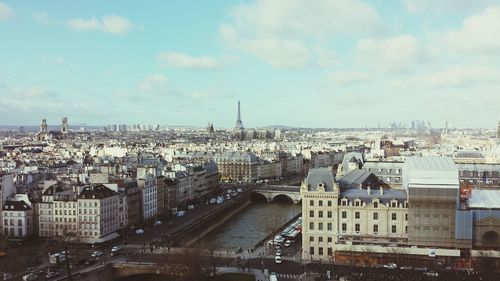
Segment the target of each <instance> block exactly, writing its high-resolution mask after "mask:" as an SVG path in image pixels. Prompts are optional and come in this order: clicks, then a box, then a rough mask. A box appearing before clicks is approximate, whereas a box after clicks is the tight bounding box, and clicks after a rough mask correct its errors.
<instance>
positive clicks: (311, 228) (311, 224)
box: [309, 222, 314, 230]
mask: <svg viewBox="0 0 500 281" xmlns="http://www.w3.org/2000/svg"><path fill="white" fill-rule="evenodd" d="M309 229H310V230H314V222H310V223H309Z"/></svg>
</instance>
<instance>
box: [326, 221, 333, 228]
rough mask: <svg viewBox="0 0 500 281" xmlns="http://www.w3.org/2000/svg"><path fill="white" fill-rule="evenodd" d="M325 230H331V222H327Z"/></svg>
mask: <svg viewBox="0 0 500 281" xmlns="http://www.w3.org/2000/svg"><path fill="white" fill-rule="evenodd" d="M326 229H327V230H332V223H331V222H329V223H327V224H326Z"/></svg>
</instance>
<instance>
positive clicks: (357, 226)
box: [354, 223, 361, 232]
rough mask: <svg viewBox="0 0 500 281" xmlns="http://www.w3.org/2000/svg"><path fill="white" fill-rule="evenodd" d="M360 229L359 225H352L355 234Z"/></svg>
mask: <svg viewBox="0 0 500 281" xmlns="http://www.w3.org/2000/svg"><path fill="white" fill-rule="evenodd" d="M360 229H361V227H360V225H359V223H357V224H355V225H354V230H355V231H356V232H359V230H360Z"/></svg>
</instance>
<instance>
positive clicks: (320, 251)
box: [318, 247, 323, 256]
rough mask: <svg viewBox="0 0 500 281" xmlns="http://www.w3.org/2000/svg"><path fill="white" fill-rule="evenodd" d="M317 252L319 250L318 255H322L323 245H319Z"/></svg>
mask: <svg viewBox="0 0 500 281" xmlns="http://www.w3.org/2000/svg"><path fill="white" fill-rule="evenodd" d="M318 252H319V255H320V256H322V255H323V247H319V248H318Z"/></svg>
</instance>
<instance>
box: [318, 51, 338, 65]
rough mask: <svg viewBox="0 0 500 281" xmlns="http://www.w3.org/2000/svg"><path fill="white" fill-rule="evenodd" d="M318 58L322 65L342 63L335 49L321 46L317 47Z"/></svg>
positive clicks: (319, 63)
mask: <svg viewBox="0 0 500 281" xmlns="http://www.w3.org/2000/svg"><path fill="white" fill-rule="evenodd" d="M316 60H317V63H318V65H319V66H321V67H329V66H334V65H337V64H339V63H340V58H339V57H338V56H337V54H335V52H334V51H332V50H329V49H325V48H321V47H317V48H316Z"/></svg>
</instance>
